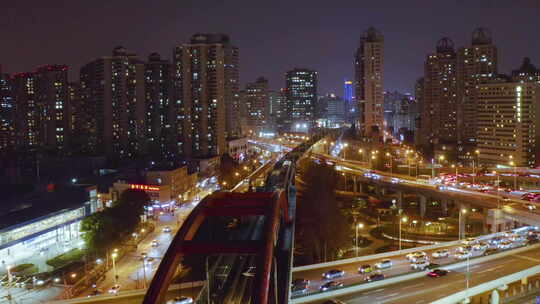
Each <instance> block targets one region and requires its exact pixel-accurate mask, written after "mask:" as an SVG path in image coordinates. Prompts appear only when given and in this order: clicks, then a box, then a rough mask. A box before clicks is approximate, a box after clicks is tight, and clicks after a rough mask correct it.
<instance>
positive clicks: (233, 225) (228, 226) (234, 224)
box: [227, 218, 240, 229]
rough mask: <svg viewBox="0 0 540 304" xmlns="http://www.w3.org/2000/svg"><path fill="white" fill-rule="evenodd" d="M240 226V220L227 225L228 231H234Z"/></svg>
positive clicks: (235, 219) (234, 219)
mask: <svg viewBox="0 0 540 304" xmlns="http://www.w3.org/2000/svg"><path fill="white" fill-rule="evenodd" d="M238 225H240V220H239V219H237V218H233V219H231V220H230V221H229V222H228V223H227V229H234V228H236V227H238Z"/></svg>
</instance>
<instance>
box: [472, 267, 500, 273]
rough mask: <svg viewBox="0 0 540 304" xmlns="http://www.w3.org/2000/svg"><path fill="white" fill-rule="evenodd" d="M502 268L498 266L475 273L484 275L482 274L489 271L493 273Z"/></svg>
mask: <svg viewBox="0 0 540 304" xmlns="http://www.w3.org/2000/svg"><path fill="white" fill-rule="evenodd" d="M502 267H504V265H499V266H497V267H493V268H489V269H486V270H482V271H479V272H477V273H478V274H480V273H484V272H490V271H494V270H497V269H499V268H502Z"/></svg>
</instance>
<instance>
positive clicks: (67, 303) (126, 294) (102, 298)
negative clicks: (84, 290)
mask: <svg viewBox="0 0 540 304" xmlns="http://www.w3.org/2000/svg"><path fill="white" fill-rule="evenodd" d="M203 284H204V281H194V282H188V283H182V284H174V285H171V286H170V288H169V291H173V290H178V289H187V288H193V287H201V286H203ZM145 293H146V289H134V290H128V291H121V292H120V293H119V294H118V295H108V294H107V295H99V296H94V297H84V298H73V299H69V300H60V301H52V302H47V303H51V304H75V303H94V302H105V303H110V302H109V301H110V300H118V299H123V298H130V297H134V296H139V295H140V296H141V297H142V296H144V294H145Z"/></svg>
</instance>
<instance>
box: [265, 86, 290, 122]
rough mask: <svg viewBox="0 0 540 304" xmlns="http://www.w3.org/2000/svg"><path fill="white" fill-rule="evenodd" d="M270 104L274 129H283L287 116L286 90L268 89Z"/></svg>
mask: <svg viewBox="0 0 540 304" xmlns="http://www.w3.org/2000/svg"><path fill="white" fill-rule="evenodd" d="M268 104H269V105H270V109H269V113H270V124H271V125H272V126H273V129H275V130H281V129H282V128H283V118H284V116H285V111H284V107H285V105H286V98H285V90H284V89H281V90H279V91H268Z"/></svg>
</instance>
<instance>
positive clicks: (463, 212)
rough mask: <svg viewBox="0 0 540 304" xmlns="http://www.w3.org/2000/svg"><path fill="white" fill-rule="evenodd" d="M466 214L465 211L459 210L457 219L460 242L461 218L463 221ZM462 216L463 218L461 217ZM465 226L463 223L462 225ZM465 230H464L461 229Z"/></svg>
mask: <svg viewBox="0 0 540 304" xmlns="http://www.w3.org/2000/svg"><path fill="white" fill-rule="evenodd" d="M466 213H467V209H460V210H459V219H458V238H459V239H460V240H461V218H462V217H463V218H464V220H465V214H466ZM461 214H463V216H462V215H461ZM463 224H464V225H463V226H465V222H464V223H463ZM463 230H465V229H463ZM463 238H465V231H463Z"/></svg>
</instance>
